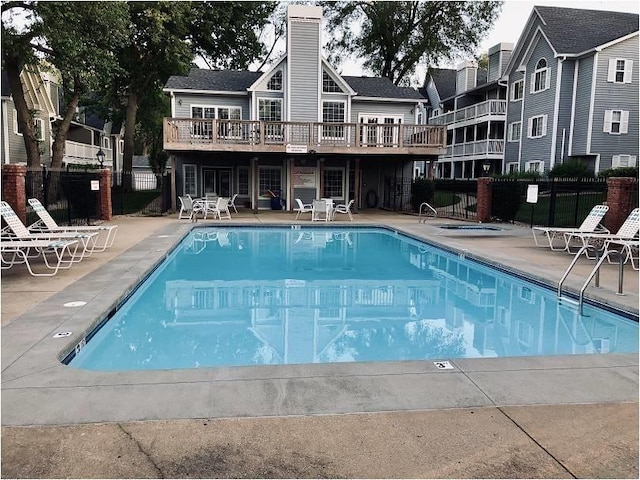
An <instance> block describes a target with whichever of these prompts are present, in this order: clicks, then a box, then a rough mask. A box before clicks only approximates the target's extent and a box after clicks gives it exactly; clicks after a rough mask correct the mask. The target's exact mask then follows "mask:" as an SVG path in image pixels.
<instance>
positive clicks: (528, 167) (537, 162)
mask: <svg viewBox="0 0 640 480" xmlns="http://www.w3.org/2000/svg"><path fill="white" fill-rule="evenodd" d="M534 164H535V165H540V170H531V166H532V165H534ZM524 169H525V172H531V171H533V172H539V173H544V160H529V161H528V162H525V164H524Z"/></svg>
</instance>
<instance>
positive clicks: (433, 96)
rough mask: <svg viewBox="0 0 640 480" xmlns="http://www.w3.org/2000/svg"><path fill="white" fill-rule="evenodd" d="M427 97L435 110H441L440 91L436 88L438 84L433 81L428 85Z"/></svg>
mask: <svg viewBox="0 0 640 480" xmlns="http://www.w3.org/2000/svg"><path fill="white" fill-rule="evenodd" d="M427 97H428V98H429V102H430V103H431V106H432V107H433V108H434V109H435V108H440V103H441V101H440V94H439V93H438V89H437V88H436V84H435V83H434V81H433V80H431V81H429V83H428V84H427Z"/></svg>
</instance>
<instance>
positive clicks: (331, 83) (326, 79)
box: [322, 71, 342, 93]
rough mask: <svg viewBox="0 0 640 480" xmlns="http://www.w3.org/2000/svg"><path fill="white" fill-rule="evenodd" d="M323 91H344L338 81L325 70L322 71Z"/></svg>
mask: <svg viewBox="0 0 640 480" xmlns="http://www.w3.org/2000/svg"><path fill="white" fill-rule="evenodd" d="M322 91H323V92H327V93H336V92H342V89H341V88H340V86H339V85H338V84H337V83H336V81H335V80H334V79H333V78H331V76H330V75H329V74H328V73H327V72H325V71H323V72H322Z"/></svg>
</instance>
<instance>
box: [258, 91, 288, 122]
mask: <svg viewBox="0 0 640 480" xmlns="http://www.w3.org/2000/svg"><path fill="white" fill-rule="evenodd" d="M260 100H269V101H273V102H280V117H284V116H285V115H284V111H283V109H282V106H283V104H284V102H283V99H282V98H274V97H256V120H258V121H262V120H260ZM264 121H265V122H283V121H284V120H282V118H280V120H264Z"/></svg>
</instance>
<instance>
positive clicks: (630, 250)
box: [605, 238, 640, 270]
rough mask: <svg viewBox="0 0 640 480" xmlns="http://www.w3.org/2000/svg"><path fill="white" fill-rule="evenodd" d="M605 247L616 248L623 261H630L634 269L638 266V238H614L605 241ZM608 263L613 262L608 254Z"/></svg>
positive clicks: (639, 245) (610, 249)
mask: <svg viewBox="0 0 640 480" xmlns="http://www.w3.org/2000/svg"><path fill="white" fill-rule="evenodd" d="M605 249H606V250H608V251H612V250H617V251H618V252H620V255H622V256H623V262H624V263H627V262H631V267H632V268H633V269H634V270H638V269H639V268H640V265H639V263H640V262H639V260H640V259H639V258H638V256H639V254H638V252H639V251H640V240H638V239H634V240H623V239H621V238H614V239H610V240H606V241H605ZM607 260H608V261H609V263H615V260H614V259H612V258H611V257H610V256H609V257H607Z"/></svg>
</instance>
